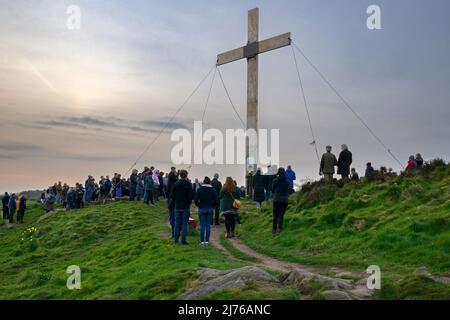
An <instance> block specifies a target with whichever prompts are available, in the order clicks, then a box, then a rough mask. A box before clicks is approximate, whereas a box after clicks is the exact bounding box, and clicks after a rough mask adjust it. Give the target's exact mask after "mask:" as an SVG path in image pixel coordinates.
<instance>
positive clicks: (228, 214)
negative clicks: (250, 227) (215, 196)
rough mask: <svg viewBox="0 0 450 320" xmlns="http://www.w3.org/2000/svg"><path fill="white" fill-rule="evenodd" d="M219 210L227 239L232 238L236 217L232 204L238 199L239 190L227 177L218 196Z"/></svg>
mask: <svg viewBox="0 0 450 320" xmlns="http://www.w3.org/2000/svg"><path fill="white" fill-rule="evenodd" d="M219 199H220V210H221V211H222V215H223V216H224V217H225V228H226V230H227V238H234V236H235V228H236V217H237V215H238V208H235V207H234V206H233V204H234V203H235V200H238V199H240V191H239V188H238V187H237V186H236V185H235V183H234V181H233V178H231V177H227V179H226V181H225V184H224V185H223V188H222V190H221V191H220V194H219Z"/></svg>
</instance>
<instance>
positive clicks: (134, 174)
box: [130, 169, 139, 201]
mask: <svg viewBox="0 0 450 320" xmlns="http://www.w3.org/2000/svg"><path fill="white" fill-rule="evenodd" d="M138 179H139V177H138V171H137V170H136V169H133V171H132V173H131V175H130V201H134V200H135V199H136V187H137V184H138Z"/></svg>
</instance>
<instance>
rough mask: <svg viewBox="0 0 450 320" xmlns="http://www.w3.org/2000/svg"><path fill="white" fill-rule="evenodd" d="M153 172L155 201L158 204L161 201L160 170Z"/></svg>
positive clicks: (153, 170)
mask: <svg viewBox="0 0 450 320" xmlns="http://www.w3.org/2000/svg"><path fill="white" fill-rule="evenodd" d="M151 170H152V172H153V173H152V179H153V200H154V201H155V202H156V201H158V200H159V170H158V169H155V168H153V169H151Z"/></svg>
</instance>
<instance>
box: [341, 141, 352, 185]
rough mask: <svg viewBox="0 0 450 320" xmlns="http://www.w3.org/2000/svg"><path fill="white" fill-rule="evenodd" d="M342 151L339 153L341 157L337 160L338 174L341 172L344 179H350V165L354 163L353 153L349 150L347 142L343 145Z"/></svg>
mask: <svg viewBox="0 0 450 320" xmlns="http://www.w3.org/2000/svg"><path fill="white" fill-rule="evenodd" d="M341 149H342V151H341V153H340V154H339V159H338V162H337V166H338V170H337V174H340V175H341V177H342V179H348V176H349V174H350V166H351V164H352V161H353V159H352V153H351V152H350V151H349V150H348V147H347V145H346V144H343V145H342V146H341Z"/></svg>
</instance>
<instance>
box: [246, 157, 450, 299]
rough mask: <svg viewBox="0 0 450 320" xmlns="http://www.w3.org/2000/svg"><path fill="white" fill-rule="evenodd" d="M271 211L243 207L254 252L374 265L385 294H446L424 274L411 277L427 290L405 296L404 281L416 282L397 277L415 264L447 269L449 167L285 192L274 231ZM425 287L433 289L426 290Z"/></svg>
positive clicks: (440, 271)
mask: <svg viewBox="0 0 450 320" xmlns="http://www.w3.org/2000/svg"><path fill="white" fill-rule="evenodd" d="M271 213H272V208H271V206H270V204H269V203H266V204H265V205H264V207H263V208H262V210H261V212H258V211H257V210H256V209H254V206H253V204H249V203H247V204H246V205H245V206H244V209H243V210H242V213H241V217H242V221H243V223H242V227H241V232H240V237H241V239H242V240H243V241H244V242H245V243H246V244H248V245H249V246H251V247H252V248H253V249H255V250H257V251H260V252H262V253H265V254H268V255H271V256H274V257H277V258H279V259H282V260H287V261H293V262H298V263H305V264H318V265H326V266H339V267H342V268H346V269H349V270H355V271H356V270H359V271H364V270H365V269H366V268H367V267H368V266H369V265H372V264H375V265H378V266H380V268H381V271H382V274H383V275H384V276H387V278H386V279H387V282H386V281H385V282H386V283H391V284H392V285H391V287H392V288H391V289H389V292H390V293H391V295H389V294H388V293H386V294H385V295H384V296H383V295H380V297H383V298H386V297H387V296H390V297H391V298H395V297H399V298H414V297H423V296H428V297H430V298H437V297H441V298H450V287H449V286H443V285H438V284H433V283H431V284H430V283H429V282H427V286H425V285H424V282H423V281H422V280H423V279H422V280H421V281H418V280H417V279H416V280H414V281H413V282H415V283H418V284H422V285H424V286H423V289H424V292H427V291H428V292H430V294H428V295H427V294H426V293H424V294H419V293H418V292H410V294H408V292H409V291H408V290H406V289H405V291H404V292H403V294H401V291H402V290H401V288H402V287H404V288H410V287H411V288H412V287H413V286H410V287H408V286H405V285H404V282H402V281H406V280H404V278H405V277H409V276H411V275H412V273H413V272H414V270H415V269H416V268H418V267H421V266H426V267H427V268H428V269H429V270H430V271H431V272H432V273H433V274H435V275H446V276H448V275H449V271H450V165H441V166H436V167H434V168H427V169H426V170H424V171H423V172H420V173H418V174H413V175H409V176H406V177H404V176H399V177H390V178H387V179H381V181H374V182H363V183H361V184H358V185H355V184H353V183H349V184H345V185H343V186H339V185H335V184H332V185H326V186H323V185H319V186H317V187H315V188H313V189H312V190H311V191H310V192H303V193H297V194H295V195H293V196H292V197H291V198H290V205H289V209H288V211H287V213H286V216H285V229H284V231H283V233H281V234H279V235H275V236H274V235H273V234H272V232H271V218H272V214H271ZM408 283H409V282H408ZM430 286H434V287H435V289H436V290H435V291H433V290H432V289H431V288H428V289H425V288H426V287H430ZM386 290H388V286H386ZM419 291H420V290H419ZM386 292H387V291H386ZM431 292H433V293H431ZM437 292H438V293H439V292H440V295H439V294H437Z"/></svg>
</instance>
